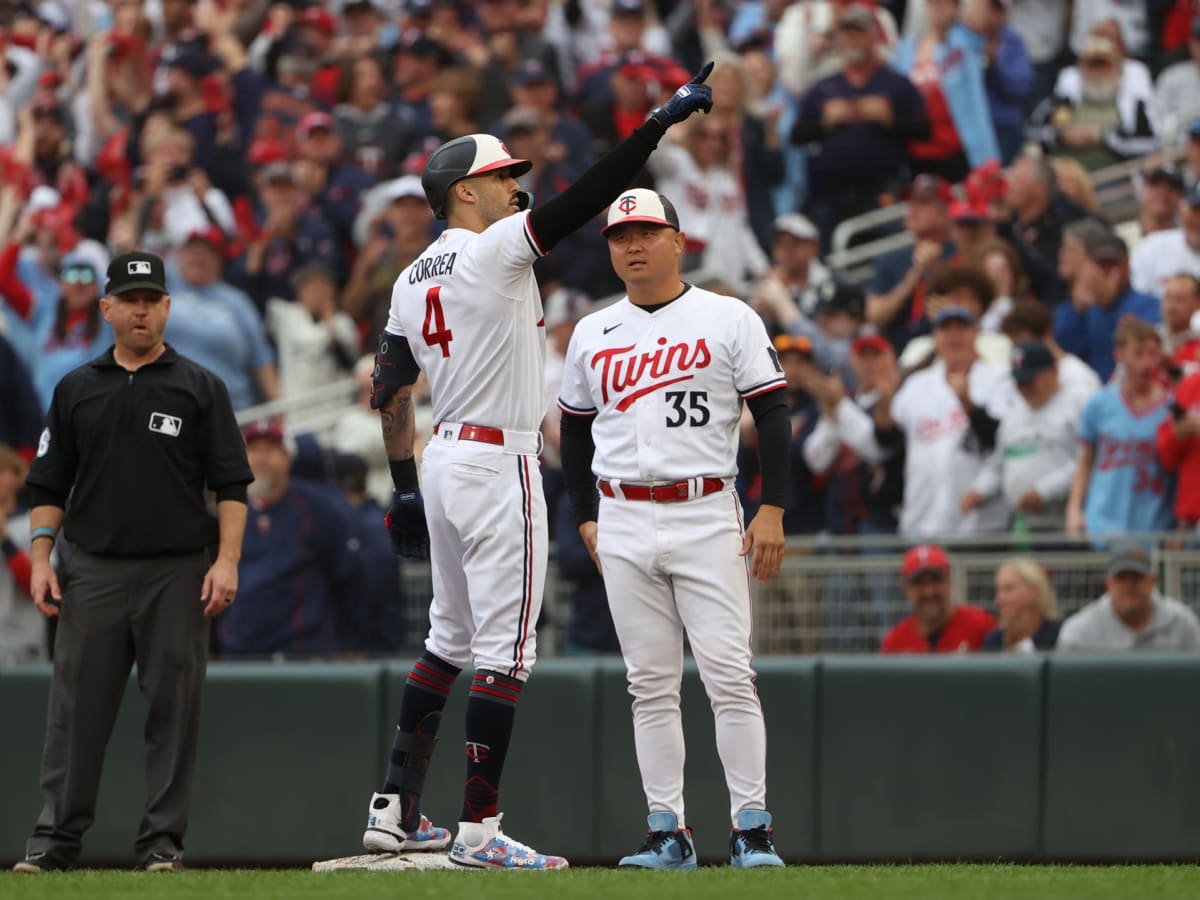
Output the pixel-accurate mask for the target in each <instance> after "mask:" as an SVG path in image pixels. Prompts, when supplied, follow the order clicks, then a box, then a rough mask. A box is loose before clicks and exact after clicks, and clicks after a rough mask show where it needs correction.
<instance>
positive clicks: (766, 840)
mask: <svg viewBox="0 0 1200 900" xmlns="http://www.w3.org/2000/svg"><path fill="white" fill-rule="evenodd" d="M729 864H730V865H731V866H733V867H734V868H735V869H753V868H756V867H758V866H782V865H783V860H782V859H780V858H779V854H778V853H776V852H775V842H774V841H773V840H771V814H770V813H769V812H767V811H766V810H765V809H743V810H742V811H741V812H740V813H738V815H737V827H736V828H734V829H733V830H732V831H731V832H729Z"/></svg>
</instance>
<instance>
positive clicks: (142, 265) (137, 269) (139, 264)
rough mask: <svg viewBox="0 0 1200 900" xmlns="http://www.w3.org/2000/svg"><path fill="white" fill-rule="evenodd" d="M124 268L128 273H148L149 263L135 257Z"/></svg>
mask: <svg viewBox="0 0 1200 900" xmlns="http://www.w3.org/2000/svg"><path fill="white" fill-rule="evenodd" d="M126 268H127V270H128V272H129V274H130V275H149V274H150V263H149V262H148V261H147V260H144V259H135V260H133V261H132V262H130V263H129V265H128V266H127V267H126Z"/></svg>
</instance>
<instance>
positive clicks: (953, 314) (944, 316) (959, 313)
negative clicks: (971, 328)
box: [933, 306, 975, 328]
mask: <svg viewBox="0 0 1200 900" xmlns="http://www.w3.org/2000/svg"><path fill="white" fill-rule="evenodd" d="M947 322H962V323H964V324H966V325H974V324H975V316H974V315H973V314H972V313H971V311H970V310H969V309H967V308H966V307H965V306H943V307H942V308H941V309H940V310H939V311H938V314H937V315H936V316H935V317H934V319H933V327H934V328H941V327H942V326H943V325H945V324H946V323H947Z"/></svg>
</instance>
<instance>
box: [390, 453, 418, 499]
mask: <svg viewBox="0 0 1200 900" xmlns="http://www.w3.org/2000/svg"><path fill="white" fill-rule="evenodd" d="M388 468H389V469H391V470H392V485H393V486H394V487H395V488H396V490H398V491H415V490H419V489H420V487H421V483H420V481H419V480H418V479H417V461H416V460H415V459H414V458H413V457H411V456H410V457H409V458H408V459H389V460H388Z"/></svg>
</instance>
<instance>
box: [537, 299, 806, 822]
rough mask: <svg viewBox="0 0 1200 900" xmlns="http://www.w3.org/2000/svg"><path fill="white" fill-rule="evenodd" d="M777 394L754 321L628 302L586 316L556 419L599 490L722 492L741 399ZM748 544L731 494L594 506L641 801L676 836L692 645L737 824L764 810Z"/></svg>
mask: <svg viewBox="0 0 1200 900" xmlns="http://www.w3.org/2000/svg"><path fill="white" fill-rule="evenodd" d="M784 385H785V381H784V377H783V370H782V367H781V366H780V365H779V359H778V357H777V356H776V354H775V349H774V347H772V346H771V342H770V339H769V338H768V337H767V330H766V327H765V326H764V325H763V323H762V320H761V319H760V318H759V317H758V314H757V313H755V312H754V311H753V310H752V309H751V308H750V307H749V306H747V305H746V304H745V303H743V302H742V301H741V300H738V299H737V298H735V297H723V296H720V295H719V294H714V293H711V292H709V291H705V290H701V289H700V288H696V287H688V288H686V289H685V291H684V293H683V294H682V295H681V296H680V297H678V298H677V299H676V300H675V301H674V302H672V303H669V304H668V305H666V306H664V307H662V308H660V309H657V310H655V311H653V312H649V311H647V310H645V309H641V308H640V307H638V306H635V305H634V304H633V303H631V302H630V301H629V298H628V297H626V298H624V299H622V300H621V301H620V302H619V303H615V304H613V305H612V306H610V307H608V308H606V309H602V310H600V311H598V312H595V313H592V314H591V315H589V316H586V317H585V318H584V319H583V320H582V321H581V322H580V323H579V324H578V325H577V326H576V327H575V333H574V335H573V336H572V337H571V344H570V346H569V347H568V348H567V361H566V367H565V371H564V372H563V380H562V389H561V391H560V393H559V407H560V408H561V409H562V410H563V412H564V413H568V414H573V415H591V414H593V413H594V414H595V419H594V420H593V421H592V440H593V443H594V444H595V447H596V452H595V455H594V457H593V462H592V469H593V471H594V472H595V474H596V475H598V476H600V477H601V478H604V479H609V480H618V481H623V482H662V481H667V482H672V481H683V480H685V479H692V478H699V477H710V478H729V477H731V476H733V475H734V474H735V473H736V472H737V461H736V453H737V427H738V418H739V415H740V413H741V406H742V400H743V399H744V398H747V397H753V396H755V395H756V394H762V393H765V392H767V391H772V390H777V389H779V388H782V387H784ZM744 534H745V532H744V529H743V525H742V510H741V506H740V504H739V503H738V499H737V495H736V494H735V493H734V492H733V491H732V490H725V491H720V492H716V493H713V494H709V495H707V496H700V497H695V498H692V499H689V500H686V501H683V502H677V503H657V502H648V501H637V500H626V499H624V498H621V499H614V498H609V497H602V498H601V500H600V509H599V514H598V517H597V522H596V553H597V554H598V555H599V557H600V560H601V563H602V565H603V571H604V586H605V590H606V592H607V594H608V599H609V606H610V607H611V608H612V614H613V624H614V625H615V626H616V629H617V637H618V638H619V639H620V642H621V653H622V655H623V656H624V658H625V665H626V667H627V669H628V671H629V692H630V694H632V696H633V729H634V744H635V747H636V750H637V757H638V767H639V769H640V770H641V773H642V787H643V790H644V791H645V794H646V802H647V805H648V806H649V808H650V809H651V810H668V811H670V812H672V813H674V814H675V817H676V820H677V821H678V822H679V824H680V827H682V826H683V825H684V822H685V818H684V806H683V759H684V745H683V729H682V726H681V725H680V719H681V714H680V710H679V694H678V685H679V680H680V678H682V675H683V640H684V632H685V630H686V633H687V638H688V640H689V641H690V643H691V647H692V651H693V653H694V655H695V658H696V662H697V664H698V665H699V667H700V672H701V674H702V676H703V678H704V685H705V690H706V691H707V692H708V695H709V698H710V700H711V702H712V707H713V709H714V711H715V720H716V732H717V747H718V751H719V754H720V757H721V762H722V765H723V767H724V769H725V781H726V785H727V787H728V788H729V800H730V818H731V820H736V818H737V815H738V814H739V813H740V812H741V811H743V810H746V809H765V808H766V806H765V804H766V750H767V743H766V727H765V725H764V723H763V715H762V707H761V705H760V704H759V702H758V696H757V695H756V694H755V692H754V670H753V668H752V665H751V658H750V584H749V579H748V578H747V571H746V559H745V558H744V557H742V556H741V555H740V552H741V547H742V540H743V538H744Z"/></svg>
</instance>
